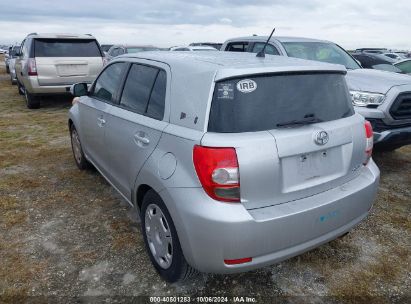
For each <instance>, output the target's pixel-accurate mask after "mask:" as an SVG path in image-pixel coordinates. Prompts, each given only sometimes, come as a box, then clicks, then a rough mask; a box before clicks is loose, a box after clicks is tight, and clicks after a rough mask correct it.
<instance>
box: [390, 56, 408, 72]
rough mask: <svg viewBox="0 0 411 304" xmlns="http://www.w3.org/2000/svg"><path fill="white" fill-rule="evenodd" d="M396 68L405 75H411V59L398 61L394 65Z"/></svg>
mask: <svg viewBox="0 0 411 304" xmlns="http://www.w3.org/2000/svg"><path fill="white" fill-rule="evenodd" d="M394 66H395V67H396V68H398V69H400V70H401V71H402V72H403V73H405V74H411V58H408V59H403V60H401V61H398V62H396V63H394Z"/></svg>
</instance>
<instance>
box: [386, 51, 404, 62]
mask: <svg viewBox="0 0 411 304" xmlns="http://www.w3.org/2000/svg"><path fill="white" fill-rule="evenodd" d="M383 55H384V56H387V57H390V58H391V59H394V60H395V61H400V60H402V59H405V58H406V57H405V56H403V55H401V54H398V53H384V54H383Z"/></svg>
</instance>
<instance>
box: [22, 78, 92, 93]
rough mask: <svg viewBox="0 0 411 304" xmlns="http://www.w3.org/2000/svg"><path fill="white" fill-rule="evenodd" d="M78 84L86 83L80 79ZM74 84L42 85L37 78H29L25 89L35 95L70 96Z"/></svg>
mask: <svg viewBox="0 0 411 304" xmlns="http://www.w3.org/2000/svg"><path fill="white" fill-rule="evenodd" d="M77 82H88V81H84V79H83V78H79V80H78V81H76V83H77ZM71 85H72V83H67V84H58V85H40V84H39V82H38V79H37V77H36V76H30V77H27V81H25V82H24V87H25V89H26V90H27V91H28V92H29V93H30V94H33V95H47V94H52V95H55V94H62V95H64V94H67V95H69V94H70V87H71Z"/></svg>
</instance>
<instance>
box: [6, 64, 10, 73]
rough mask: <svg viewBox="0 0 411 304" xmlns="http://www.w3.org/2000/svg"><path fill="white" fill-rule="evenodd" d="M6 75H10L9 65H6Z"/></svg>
mask: <svg viewBox="0 0 411 304" xmlns="http://www.w3.org/2000/svg"><path fill="white" fill-rule="evenodd" d="M6 73H7V74H10V68H9V66H8V65H6Z"/></svg>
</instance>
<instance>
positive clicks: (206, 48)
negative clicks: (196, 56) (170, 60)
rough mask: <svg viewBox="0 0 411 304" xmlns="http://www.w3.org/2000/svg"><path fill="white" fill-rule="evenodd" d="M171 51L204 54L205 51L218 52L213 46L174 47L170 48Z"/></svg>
mask: <svg viewBox="0 0 411 304" xmlns="http://www.w3.org/2000/svg"><path fill="white" fill-rule="evenodd" d="M170 51H179V52H203V51H218V50H217V49H216V48H213V47H212V46H174V47H171V48H170Z"/></svg>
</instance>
